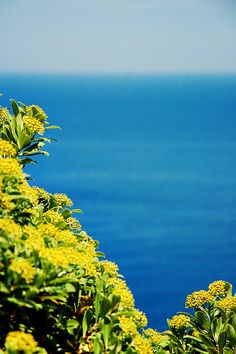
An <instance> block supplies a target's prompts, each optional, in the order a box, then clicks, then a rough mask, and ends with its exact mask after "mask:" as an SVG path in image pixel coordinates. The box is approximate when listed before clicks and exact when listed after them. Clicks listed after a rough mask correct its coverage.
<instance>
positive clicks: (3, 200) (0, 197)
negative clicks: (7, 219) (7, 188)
mask: <svg viewBox="0 0 236 354" xmlns="http://www.w3.org/2000/svg"><path fill="white" fill-rule="evenodd" d="M0 208H2V209H5V210H7V211H8V212H9V211H12V210H13V209H14V208H15V204H14V203H13V202H12V197H11V196H10V195H9V194H7V193H3V192H1V191H0Z"/></svg>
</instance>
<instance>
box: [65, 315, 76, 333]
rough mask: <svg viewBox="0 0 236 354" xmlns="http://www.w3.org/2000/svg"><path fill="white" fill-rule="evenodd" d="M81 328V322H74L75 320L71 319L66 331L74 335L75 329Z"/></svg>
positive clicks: (67, 323)
mask: <svg viewBox="0 0 236 354" xmlns="http://www.w3.org/2000/svg"><path fill="white" fill-rule="evenodd" d="M78 327H79V322H78V321H76V320H74V319H69V320H68V321H67V322H66V329H67V331H68V333H69V334H71V335H73V334H74V331H75V329H77V328H78Z"/></svg>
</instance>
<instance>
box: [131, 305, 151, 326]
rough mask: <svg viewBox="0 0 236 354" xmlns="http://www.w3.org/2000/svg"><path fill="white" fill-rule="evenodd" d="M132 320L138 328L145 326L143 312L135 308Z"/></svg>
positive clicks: (146, 321) (146, 322) (145, 318)
mask: <svg viewBox="0 0 236 354" xmlns="http://www.w3.org/2000/svg"><path fill="white" fill-rule="evenodd" d="M134 320H135V323H136V324H137V326H138V327H139V328H141V327H145V326H147V324H148V320H147V317H146V315H145V313H144V312H142V311H139V310H137V309H135V310H134Z"/></svg>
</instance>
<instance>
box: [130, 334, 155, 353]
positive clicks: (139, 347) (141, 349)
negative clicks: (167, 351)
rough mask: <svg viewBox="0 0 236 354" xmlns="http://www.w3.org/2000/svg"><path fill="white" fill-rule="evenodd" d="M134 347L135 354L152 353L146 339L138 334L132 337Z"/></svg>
mask: <svg viewBox="0 0 236 354" xmlns="http://www.w3.org/2000/svg"><path fill="white" fill-rule="evenodd" d="M133 345H134V348H135V350H136V351H137V354H144V353H145V354H153V350H152V346H151V344H150V342H149V340H148V339H146V338H143V337H142V336H141V335H140V334H138V335H136V336H135V337H134V343H133Z"/></svg>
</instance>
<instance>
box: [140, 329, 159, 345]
mask: <svg viewBox="0 0 236 354" xmlns="http://www.w3.org/2000/svg"><path fill="white" fill-rule="evenodd" d="M144 334H145V335H146V336H147V337H148V338H150V341H151V342H152V343H153V344H160V343H161V342H163V336H162V335H161V334H160V333H159V332H157V331H155V330H154V329H152V328H148V329H146V331H144Z"/></svg>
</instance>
